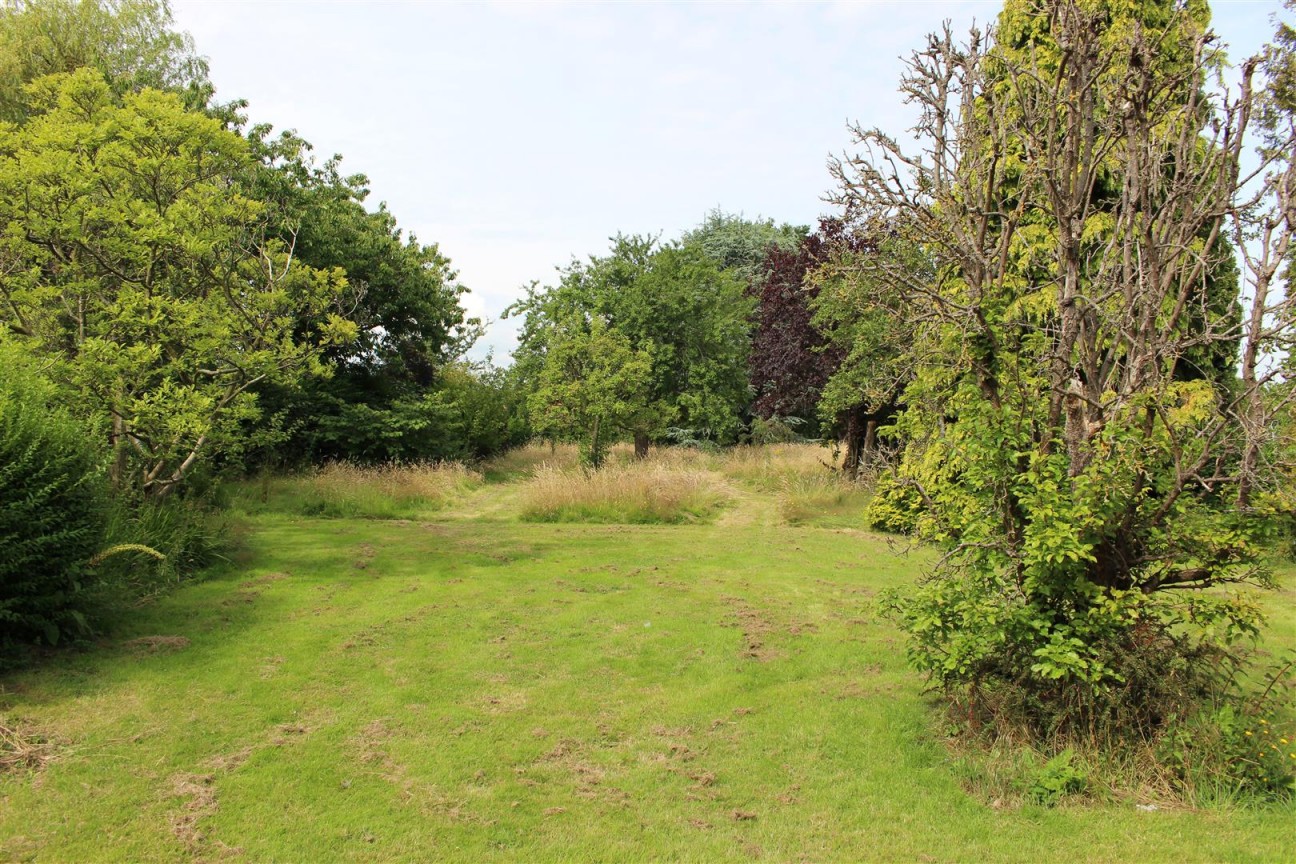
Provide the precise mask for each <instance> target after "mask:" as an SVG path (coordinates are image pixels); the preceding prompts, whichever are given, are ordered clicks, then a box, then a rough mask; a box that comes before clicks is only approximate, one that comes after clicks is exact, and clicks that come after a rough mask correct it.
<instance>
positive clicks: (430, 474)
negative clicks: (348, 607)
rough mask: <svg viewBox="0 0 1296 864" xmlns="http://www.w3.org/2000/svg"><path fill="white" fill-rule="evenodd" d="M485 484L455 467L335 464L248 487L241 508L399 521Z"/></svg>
mask: <svg viewBox="0 0 1296 864" xmlns="http://www.w3.org/2000/svg"><path fill="white" fill-rule="evenodd" d="M481 479H482V478H481V475H480V474H478V473H477V472H475V471H472V470H471V469H469V468H466V467H464V466H463V465H460V464H458V463H451V462H422V463H409V464H390V465H377V466H366V465H356V464H353V463H350V462H333V463H330V464H328V465H325V466H324V467H323V468H319V469H316V470H314V471H311V472H308V473H305V474H298V475H294V476H289V477H266V478H263V479H262V480H260V481H256V482H253V483H249V484H247V485H245V486H244V487H243V488H242V489H241V491H240V494H239V496H238V497H237V502H238V503H239V504H240V505H241V506H243V507H244V508H245V509H247V510H248V511H250V512H260V511H278V512H288V513H297V514H301V515H304V516H327V517H341V518H347V517H368V518H374V519H400V518H407V517H410V516H414V515H417V514H418V513H419V512H422V511H428V510H439V509H441V508H443V507H445V506H446V505H447V504H449V503H450V502H451V501H453V500H454V499H455V498H456V497H457V496H459V495H460V494H462V493H464V492H467V491H469V490H470V489H472V488H474V487H475V486H477V485H478V484H480V483H481Z"/></svg>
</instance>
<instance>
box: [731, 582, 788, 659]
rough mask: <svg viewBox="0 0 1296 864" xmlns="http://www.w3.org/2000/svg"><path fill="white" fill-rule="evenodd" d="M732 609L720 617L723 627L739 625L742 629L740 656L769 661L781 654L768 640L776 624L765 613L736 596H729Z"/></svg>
mask: <svg viewBox="0 0 1296 864" xmlns="http://www.w3.org/2000/svg"><path fill="white" fill-rule="evenodd" d="M728 600H729V603H730V604H731V610H732V611H730V612H729V613H728V614H727V615H725V616H724V617H723V618H721V619H720V626H721V627H737V628H739V629H741V630H742V637H743V638H742V648H741V649H739V652H738V656H740V657H742V658H744V659H746V660H755V661H756V662H757V663H768V662H770V661H771V660H776V659H778V657H779V656H780V654H779V652H778V651H777V650H775V649H773V648H770V647H769V646H768V645H767V644H766V640H767V639H768V638H769V636H770V634H771V633H773V632H774V631H775V629H776V628H775V626H774V624H773V622H771V621H770V620H769V619H768V618H766V617H765V615H764V614H763V613H762V612H761V611H760V610H759V609H756V608H755V607H753V606H750V605H748V604H747V603H746V602H744V601H742V600H740V599H738V598H736V597H731V598H728Z"/></svg>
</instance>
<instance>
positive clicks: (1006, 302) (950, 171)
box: [838, 0, 1291, 734]
mask: <svg viewBox="0 0 1296 864" xmlns="http://www.w3.org/2000/svg"><path fill="white" fill-rule="evenodd" d="M1208 18H1209V15H1208V12H1207V10H1206V9H1205V6H1204V4H1200V3H1189V4H1180V3H1172V2H1169V0H1164V2H1163V0H1148V2H1143V3H1116V2H1104V0H1020V2H1012V3H1009V4H1008V6H1007V7H1006V8H1005V11H1004V14H1003V16H1001V19H1000V27H999V29H997V30H995V29H992V30H991V31H990V32H988V33H982V32H975V31H974V32H973V33H972V35H971V37H970V38H969V40H968V41H967V42H965V43H961V44H960V43H958V42H956V41H955V39H954V38H953V36H952V35H951V34H950V33H949V31H948V30H946V31H945V32H944V33H941V34H937V35H934V36H932V37H931V38H930V39H929V41H928V45H927V47H926V48H925V49H924V50H922V51H920V52H918V53H917V54H915V56H914V58H913V60H912V61H911V63H910V65H909V73H908V74H907V76H906V78H905V79H904V82H903V90H904V92H905V93H906V94H908V95H909V96H910V97H911V98H912V99H913V100H914V101H915V102H916V103H917V104H918V105H919V106H920V108H921V110H922V117H921V119H920V122H919V126H918V129H917V131H918V133H919V135H920V137H921V138H922V140H923V142H924V145H925V146H924V150H923V152H922V153H919V154H914V153H909V152H907V151H906V150H905V149H903V148H902V147H901V146H900V145H899V144H898V143H897V142H896V141H895V140H894V139H892V138H890V137H888V136H886V135H885V134H883V133H881V132H878V131H869V130H862V129H860V130H857V133H858V136H857V140H858V143H859V144H860V146H861V152H860V153H859V155H858V156H857V157H854V158H851V159H849V160H846V161H845V162H844V163H842V164H841V165H839V166H838V173H839V178H840V180H841V187H840V190H841V191H840V195H839V198H840V200H841V202H842V203H843V204H844V205H845V206H846V207H847V212H848V213H849V214H850V215H851V217H852V218H853V219H854V220H855V221H856V223H857V224H858V226H859V228H860V230H862V231H865V232H868V233H870V234H874V235H877V236H882V235H885V236H888V237H890V238H892V239H893V242H899V243H904V244H907V245H911V246H912V247H913V248H915V249H920V250H921V251H922V253H923V255H924V257H925V258H926V259H927V260H928V261H930V262H931V267H930V268H922V269H915V268H913V267H911V266H907V265H906V264H905V261H904V258H903V256H901V257H895V256H863V257H861V258H859V259H858V260H857V261H856V262H855V266H856V267H858V268H859V276H860V280H859V284H861V285H864V286H873V288H872V289H871V290H874V291H876V292H877V293H878V302H879V303H887V302H890V303H891V305H890V306H889V307H888V308H894V309H897V310H900V311H901V312H902V313H903V315H904V317H903V324H904V326H905V328H906V329H907V331H908V332H909V333H910V334H911V338H910V345H911V346H912V347H911V350H910V352H909V353H910V358H911V360H912V365H913V368H914V370H915V377H914V380H913V382H912V383H911V384H910V385H909V386H908V387H907V388H906V390H905V394H904V402H905V405H906V408H905V410H904V412H903V413H902V415H901V417H900V420H899V424H898V426H899V429H900V431H901V432H902V433H903V434H904V436H905V440H906V442H907V444H906V451H905V454H904V461H903V463H902V465H901V467H900V470H899V477H900V480H901V482H902V483H904V484H905V485H906V487H907V488H908V489H909V491H910V493H911V494H912V496H913V500H914V501H915V502H917V504H918V505H919V506H920V508H921V511H922V515H921V517H920V518H919V520H918V526H917V527H918V530H919V532H920V534H921V535H922V536H925V537H927V538H930V539H933V540H937V541H940V542H942V543H944V544H947V545H948V548H949V552H948V554H947V555H946V556H945V557H944V558H943V559H942V562H941V565H940V566H939V567H938V568H937V569H936V571H935V572H934V574H933V577H932V579H931V580H930V581H928V582H927V583H925V584H924V585H923V586H922V587H921V589H920V590H919V591H918V592H917V594H916V595H915V596H913V597H911V598H909V599H908V600H906V601H904V602H902V603H901V604H900V611H901V614H902V616H903V618H904V621H905V623H906V625H907V627H908V629H909V630H910V633H911V635H912V636H913V638H914V643H913V645H914V647H913V656H914V658H915V660H916V661H917V662H918V664H919V665H920V667H921V668H923V669H924V670H926V671H927V672H929V673H930V674H932V675H933V676H934V677H935V678H936V679H937V680H938V681H940V682H941V683H942V684H944V685H946V686H947V687H949V688H951V690H953V691H955V692H957V693H958V694H959V695H960V696H961V697H968V698H971V699H972V700H973V702H974V703H975V704H978V705H980V706H982V707H984V706H986V705H990V704H994V702H993V700H982V701H978V697H984V696H985V695H986V694H987V693H991V692H993V691H994V690H995V688H1002V687H1005V686H1009V687H1014V688H1019V689H1020V691H1024V692H1026V693H1028V694H1029V696H1028V704H1029V706H1030V712H1028V713H1030V714H1031V719H1032V720H1036V721H1038V722H1039V723H1040V724H1041V725H1040V727H1038V728H1040V729H1041V730H1043V731H1049V730H1053V731H1056V730H1057V729H1058V728H1060V724H1078V725H1073V726H1068V727H1067V728H1071V729H1075V728H1079V727H1080V726H1083V725H1084V724H1095V723H1102V724H1105V725H1104V727H1103V728H1104V729H1105V731H1107V732H1111V733H1113V734H1151V733H1155V731H1156V730H1158V729H1160V728H1161V724H1162V723H1163V722H1164V720H1165V719H1166V717H1167V715H1168V713H1169V712H1171V711H1172V710H1174V708H1175V705H1174V700H1175V699H1176V698H1180V697H1183V696H1184V695H1185V694H1187V693H1190V692H1191V691H1192V686H1194V684H1195V683H1200V679H1198V680H1197V681H1196V682H1189V681H1188V676H1191V675H1192V674H1194V671H1195V673H1202V674H1204V673H1205V672H1206V671H1208V670H1213V668H1214V667H1213V665H1212V664H1213V663H1214V662H1215V661H1217V660H1218V659H1219V658H1220V657H1221V656H1223V655H1225V654H1226V653H1227V651H1228V649H1229V646H1230V644H1231V643H1232V641H1233V640H1235V639H1237V638H1239V637H1241V636H1244V635H1250V634H1253V633H1254V632H1255V628H1256V620H1257V616H1256V613H1255V610H1254V608H1253V607H1252V606H1251V604H1249V603H1248V602H1247V601H1245V600H1244V599H1241V598H1239V597H1235V596H1231V595H1227V594H1223V593H1219V592H1215V591H1210V590H1207V589H1210V588H1212V587H1214V586H1219V585H1223V584H1229V583H1239V582H1263V581H1265V579H1266V578H1267V575H1266V572H1265V570H1264V568H1263V566H1262V565H1261V562H1260V561H1259V560H1258V557H1257V554H1256V549H1255V547H1254V546H1253V544H1252V542H1251V539H1250V537H1249V535H1248V525H1247V523H1246V522H1245V520H1242V519H1240V518H1239V516H1238V514H1236V513H1235V512H1234V511H1232V510H1231V509H1230V508H1229V507H1227V506H1224V504H1225V502H1227V501H1228V500H1229V498H1230V495H1231V491H1232V490H1235V489H1236V487H1237V484H1238V482H1239V480H1240V477H1239V474H1238V472H1237V471H1236V470H1235V467H1234V466H1236V465H1237V460H1238V458H1239V455H1240V453H1241V451H1243V450H1245V449H1246V443H1245V442H1246V441H1247V439H1248V436H1249V435H1250V434H1252V433H1251V431H1250V430H1249V428H1248V424H1246V423H1245V422H1242V417H1241V411H1240V406H1243V405H1245V404H1247V402H1248V397H1247V395H1246V393H1247V392H1251V393H1255V392H1256V391H1257V388H1261V387H1263V386H1264V384H1265V383H1266V382H1264V381H1262V380H1260V379H1259V378H1257V379H1254V380H1253V381H1251V382H1249V383H1248V382H1238V381H1237V380H1236V378H1233V377H1232V376H1230V377H1229V378H1228V379H1227V380H1221V379H1222V376H1221V375H1220V374H1219V372H1218V365H1217V364H1215V363H1213V362H1210V361H1209V360H1208V359H1206V358H1209V357H1211V356H1228V355H1229V354H1230V353H1231V352H1232V351H1233V350H1234V348H1231V347H1230V346H1236V345H1237V344H1238V338H1239V328H1238V316H1237V314H1236V306H1235V304H1234V303H1233V302H1232V301H1231V300H1230V299H1229V298H1225V300H1224V302H1217V300H1216V299H1215V298H1212V297H1211V296H1210V293H1211V292H1210V291H1209V290H1205V291H1204V290H1203V286H1209V285H1210V282H1211V277H1212V274H1227V272H1228V270H1229V268H1230V267H1231V262H1230V261H1229V260H1227V259H1228V252H1227V250H1228V247H1227V245H1226V244H1223V243H1222V242H1221V236H1222V234H1223V232H1224V230H1225V227H1226V223H1225V219H1226V217H1227V216H1228V214H1229V213H1230V212H1231V211H1233V210H1235V209H1236V207H1237V201H1238V188H1239V163H1240V154H1241V148H1242V146H1243V141H1244V138H1245V133H1246V129H1247V123H1248V120H1249V118H1250V116H1251V110H1252V109H1253V108H1254V105H1253V101H1254V100H1253V94H1252V91H1251V87H1250V81H1251V74H1252V67H1251V66H1250V65H1249V64H1248V65H1246V66H1244V68H1243V70H1242V72H1243V74H1242V79H1243V84H1242V87H1241V90H1240V91H1233V92H1211V91H1210V90H1209V89H1208V85H1209V82H1210V80H1211V77H1210V73H1211V71H1212V69H1213V68H1214V67H1215V65H1216V64H1217V63H1218V62H1219V60H1220V58H1219V56H1218V54H1217V53H1216V52H1215V51H1214V48H1213V42H1212V39H1211V37H1210V35H1209V31H1208V29H1207V23H1208ZM1023 29H1024V30H1026V31H1028V33H1029V38H1028V39H1024V38H1021V35H1020V32H1019V31H1021V30H1023ZM1001 37H1002V38H1001ZM887 298H892V299H891V300H890V301H889V300H888V299H887ZM894 299H898V300H899V302H898V303H896V302H894ZM1290 323H1291V322H1290V315H1288V316H1287V317H1286V318H1285V319H1284V321H1283V323H1282V324H1281V325H1280V328H1279V329H1285V330H1286V332H1288V333H1290ZM1259 336H1260V333H1259V331H1255V332H1250V333H1247V332H1244V333H1243V334H1242V337H1243V341H1244V345H1245V344H1247V343H1249V340H1253V339H1255V338H1258V337H1259ZM1244 350H1245V349H1244ZM1186 363H1189V364H1191V365H1194V366H1196V367H1197V368H1198V369H1199V370H1202V371H1205V370H1204V369H1202V367H1211V366H1214V367H1215V368H1216V370H1217V371H1216V374H1214V375H1211V374H1204V375H1203V374H1185V364H1186ZM1185 670H1189V671H1185ZM999 704H1004V703H999ZM1016 704H1022V703H1020V702H1019V703H1016ZM1088 728H1090V729H1093V728H1095V727H1094V726H1093V725H1089V727H1088Z"/></svg>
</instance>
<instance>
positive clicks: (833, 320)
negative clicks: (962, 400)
mask: <svg viewBox="0 0 1296 864" xmlns="http://www.w3.org/2000/svg"><path fill="white" fill-rule="evenodd" d="M825 228H826V229H829V228H830V229H831V230H826V231H825V237H826V239H825V246H826V248H825V250H824V252H823V253H822V254H821V256H820V257H821V263H820V264H819V265H818V267H817V268H816V269H815V270H813V271H812V272H811V273H810V274H808V283H809V285H810V286H812V287H813V290H814V293H813V295H811V296H810V298H809V305H810V308H811V310H812V312H813V317H812V319H811V322H812V326H814V327H815V328H816V329H817V330H818V331H819V332H820V333H822V334H823V339H824V342H825V348H823V349H820V350H821V351H823V352H824V353H828V354H830V356H832V357H833V358H834V359H835V360H836V363H835V365H834V367H833V369H832V371H831V373H830V374H829V376H828V378H827V380H826V381H824V383H823V386H822V390H821V393H820V398H819V406H818V407H819V413H820V415H821V416H822V417H823V418H824V419H825V421H827V422H829V423H831V424H832V425H833V427H834V428H835V429H836V430H837V434H838V437H839V439H840V440H841V441H842V442H843V443H844V444H845V450H846V452H845V455H844V458H843V463H842V464H843V467H844V468H845V470H846V471H848V472H859V471H860V470H862V469H864V468H866V467H868V465H869V463H870V462H871V461H875V460H876V456H877V453H878V450H879V447H880V444H879V431H880V430H881V429H882V428H883V426H884V425H886V424H890V423H892V422H893V421H894V419H895V416H896V412H897V411H898V409H899V407H900V398H901V394H902V393H903V392H904V389H905V388H906V387H907V386H908V384H909V382H910V381H912V380H913V374H914V372H913V363H912V355H911V353H910V352H909V350H908V348H909V338H910V333H909V328H908V327H907V326H906V325H905V312H906V310H905V308H904V306H903V301H902V299H901V297H900V296H899V295H898V294H897V293H895V292H893V291H891V290H889V289H888V287H887V286H886V285H885V284H877V283H874V282H870V281H867V280H868V279H869V275H868V274H869V273H870V272H872V271H873V270H874V269H875V266H876V265H872V266H864V267H862V266H860V264H859V263H858V262H859V261H860V259H862V258H864V257H871V258H880V257H887V258H890V259H893V264H892V265H891V266H896V264H897V263H898V264H899V266H903V267H905V268H906V269H908V270H909V271H910V272H912V273H914V274H921V273H924V272H927V273H930V270H931V265H930V262H929V261H927V260H926V257H925V256H924V255H923V254H922V252H921V250H919V249H916V248H915V247H914V246H912V245H911V244H907V243H904V242H901V241H898V240H896V239H894V238H891V237H885V236H884V237H882V238H881V239H879V240H875V241H869V240H867V239H865V238H864V237H862V236H860V235H857V234H854V233H853V232H851V231H849V230H847V229H846V227H845V226H844V225H842V224H840V223H830V222H825ZM891 431H892V432H894V430H891Z"/></svg>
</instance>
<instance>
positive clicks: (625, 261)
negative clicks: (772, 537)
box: [510, 236, 752, 456]
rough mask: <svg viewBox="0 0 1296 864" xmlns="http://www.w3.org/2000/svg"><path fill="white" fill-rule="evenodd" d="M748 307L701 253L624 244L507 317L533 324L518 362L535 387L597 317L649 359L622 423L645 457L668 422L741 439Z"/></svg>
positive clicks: (534, 294)
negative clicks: (553, 354) (574, 323)
mask: <svg viewBox="0 0 1296 864" xmlns="http://www.w3.org/2000/svg"><path fill="white" fill-rule="evenodd" d="M751 308H752V302H751V300H750V298H748V297H746V296H745V294H744V290H743V285H742V283H741V282H740V281H739V280H738V279H737V277H735V276H734V275H732V274H731V273H729V272H727V271H724V270H721V269H720V268H719V267H718V266H717V265H716V263H715V261H714V260H712V259H711V258H710V257H709V256H708V255H707V254H706V253H705V252H703V251H702V250H701V249H700V248H699V247H698V246H696V245H680V244H678V243H672V244H667V245H664V246H659V245H658V244H657V242H656V241H655V239H653V238H646V237H625V236H619V237H616V238H615V239H614V240H613V245H612V250H611V252H610V254H608V255H606V256H603V257H592V258H590V260H589V261H588V262H579V261H577V262H573V263H572V265H571V266H569V267H568V268H567V269H565V270H564V271H563V273H562V279H561V281H560V282H559V284H558V285H557V286H556V287H553V288H549V289H544V290H539V289H537V288H535V287H534V286H533V287H532V289H531V290H530V292H529V295H528V298H527V299H526V300H524V301H523V302H522V303H520V304H517V305H516V306H515V307H513V308H512V309H511V310H510V313H516V312H519V311H520V312H524V313H525V314H526V316H527V317H526V321H525V323H524V325H523V329H522V334H521V337H520V347H519V350H518V352H517V353H516V355H515V356H516V358H517V362H518V364H519V366H520V367H521V369H522V370H523V374H524V376H525V377H526V378H527V379H528V380H531V381H534V380H535V379H536V376H537V375H538V370H539V369H540V368H542V367H543V365H544V362H545V355H546V353H547V351H548V350H549V347H550V340H551V338H552V337H553V335H554V334H555V333H558V332H561V331H562V330H563V328H566V327H568V326H569V324H568V322H570V321H571V320H573V319H576V320H590V319H593V318H600V319H602V320H603V321H605V322H606V324H607V326H608V327H609V328H612V329H614V330H615V331H616V332H617V333H619V334H620V335H621V336H623V337H624V338H626V339H628V340H629V341H630V345H631V347H632V349H633V350H634V351H636V352H637V351H648V352H649V356H650V358H651V361H652V364H651V373H652V374H651V375H650V376H649V378H648V380H647V382H646V384H645V391H644V399H643V401H642V404H641V405H640V406H639V408H638V409H637V410H635V411H634V412H631V413H629V414H626V415H624V416H622V417H621V418H620V420H619V421H618V424H617V425H619V427H620V431H622V432H624V433H627V434H630V435H632V436H633V437H634V440H635V451H636V453H638V454H639V455H641V456H642V455H644V454H645V453H647V450H648V446H649V443H650V442H651V441H652V439H653V438H654V437H657V436H660V435H662V434H664V432H665V430H666V429H667V427H668V426H669V425H670V424H672V423H674V424H676V425H678V426H681V427H687V428H691V429H694V430H696V431H698V432H699V434H700V435H701V436H702V437H707V438H714V439H717V440H721V441H723V440H732V439H733V438H734V437H735V436H736V434H737V432H738V429H739V426H740V414H741V412H742V410H743V407H744V406H745V405H746V403H747V400H748V386H747V375H746V358H747V351H748V344H749V335H748V327H749V325H748V315H749V313H750V310H751Z"/></svg>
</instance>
